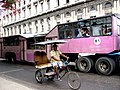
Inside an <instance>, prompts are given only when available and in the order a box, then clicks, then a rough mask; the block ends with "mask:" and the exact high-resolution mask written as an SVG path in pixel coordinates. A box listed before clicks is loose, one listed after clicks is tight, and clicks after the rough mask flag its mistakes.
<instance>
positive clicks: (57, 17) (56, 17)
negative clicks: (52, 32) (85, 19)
mask: <svg viewBox="0 0 120 90" xmlns="http://www.w3.org/2000/svg"><path fill="white" fill-rule="evenodd" d="M60 18H61V17H60V15H59V14H57V15H56V16H55V19H56V22H57V25H58V24H60Z"/></svg>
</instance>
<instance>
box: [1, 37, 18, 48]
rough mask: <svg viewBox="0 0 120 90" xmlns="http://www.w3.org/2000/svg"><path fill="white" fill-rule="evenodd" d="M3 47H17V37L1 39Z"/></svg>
mask: <svg viewBox="0 0 120 90" xmlns="http://www.w3.org/2000/svg"><path fill="white" fill-rule="evenodd" d="M3 43H4V46H18V45H19V37H17V36H10V37H4V38H3Z"/></svg>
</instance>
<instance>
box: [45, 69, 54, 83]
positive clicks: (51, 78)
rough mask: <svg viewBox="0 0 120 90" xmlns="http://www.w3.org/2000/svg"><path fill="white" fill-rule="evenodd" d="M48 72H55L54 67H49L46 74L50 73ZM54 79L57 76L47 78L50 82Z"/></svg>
mask: <svg viewBox="0 0 120 90" xmlns="http://www.w3.org/2000/svg"><path fill="white" fill-rule="evenodd" d="M48 72H54V68H53V67H48V68H47V69H46V73H48ZM54 77H55V75H52V76H47V78H48V80H50V81H53V79H54Z"/></svg>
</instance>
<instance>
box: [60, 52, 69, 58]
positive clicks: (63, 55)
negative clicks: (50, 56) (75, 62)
mask: <svg viewBox="0 0 120 90" xmlns="http://www.w3.org/2000/svg"><path fill="white" fill-rule="evenodd" d="M60 55H61V56H62V57H64V58H66V59H69V57H67V56H65V55H64V54H62V53H61V54H60Z"/></svg>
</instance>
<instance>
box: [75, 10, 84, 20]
mask: <svg viewBox="0 0 120 90" xmlns="http://www.w3.org/2000/svg"><path fill="white" fill-rule="evenodd" d="M76 15H77V20H81V19H82V16H83V11H82V10H81V9H78V10H77V11H76Z"/></svg>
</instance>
